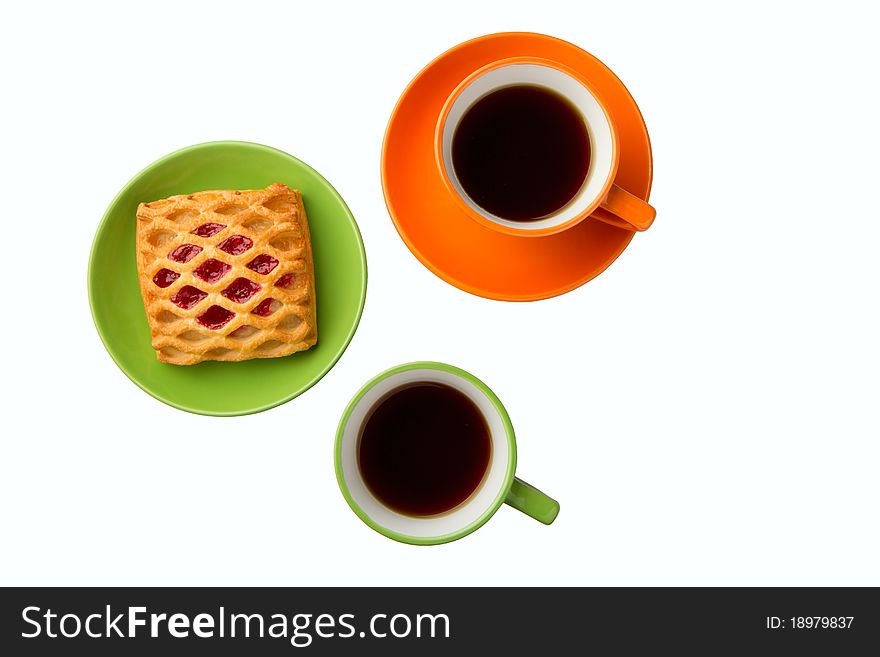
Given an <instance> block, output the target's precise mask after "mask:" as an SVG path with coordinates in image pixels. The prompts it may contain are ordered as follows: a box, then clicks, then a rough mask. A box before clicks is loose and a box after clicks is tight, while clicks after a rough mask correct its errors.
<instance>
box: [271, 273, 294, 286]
mask: <svg viewBox="0 0 880 657" xmlns="http://www.w3.org/2000/svg"><path fill="white" fill-rule="evenodd" d="M295 282H296V274H284V276H282V277H281V278H279V279H278V280H277V281H275V287H291V286H292V285H293V284H294V283H295Z"/></svg>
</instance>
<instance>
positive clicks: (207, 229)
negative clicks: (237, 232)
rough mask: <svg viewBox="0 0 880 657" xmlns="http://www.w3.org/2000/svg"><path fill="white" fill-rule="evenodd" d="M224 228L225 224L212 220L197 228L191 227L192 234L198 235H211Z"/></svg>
mask: <svg viewBox="0 0 880 657" xmlns="http://www.w3.org/2000/svg"><path fill="white" fill-rule="evenodd" d="M224 228H226V224H215V223H214V222H213V221H210V222H208V223H206V224H202V225H201V226H199V227H198V228H193V230H192V234H193V235H198V236H199V237H213V236H214V235H216V234H217V233H219V232H220V231H221V230H223V229H224Z"/></svg>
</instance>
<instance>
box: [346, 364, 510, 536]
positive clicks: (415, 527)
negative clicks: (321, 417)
mask: <svg viewBox="0 0 880 657" xmlns="http://www.w3.org/2000/svg"><path fill="white" fill-rule="evenodd" d="M422 381H430V382H435V383H443V384H446V385H448V386H452V387H453V388H456V389H457V390H460V391H461V392H463V393H464V394H466V395H467V396H468V397H470V399H471V400H472V401H473V402H474V403H475V404H476V405H477V408H478V409H479V410H480V412H481V413H482V414H483V417H484V418H485V419H486V423H487V424H488V425H489V432H490V435H491V440H492V454H491V456H490V460H489V467H488V470H487V472H486V475H485V476H484V477H483V482H482V484H481V485H480V487H479V488H478V489H477V490H476V491H475V492H474V493H473V494H472V495H471V496H470V498H468V499H467V500H466V501H465V502H463V503H462V504H460V505H459V506H457V507H456V508H454V509H452V510H451V511H448V512H446V513H444V514H441V515H436V516H427V517H413V516H407V515H402V514H400V513H397V512H396V511H394V510H392V509H389V508H388V507H387V506H385V505H384V504H382V502H380V501H379V500H378V499H376V498H375V497H374V496H373V494H372V493H371V492H370V490H369V489H368V488H367V486H366V484H365V483H364V480H363V478H362V476H361V472H360V468H359V467H358V439H359V437H360V429H361V426H362V425H363V423H364V421H365V420H366V419H367V417H368V416H369V412H370V411H371V410H372V408H373V406H374V405H375V404H376V402H378V401H379V400H380V399H381V398H382V397H384V396H385V395H386V394H387V393H389V392H391V391H392V390H394V389H395V388H399V387H400V386H403V385H406V384H409V383H416V382H422ZM340 451H341V459H340V460H341V466H342V475H343V478H344V479H345V484H346V486H347V487H348V491H349V494H350V495H351V498H352V499H353V500H354V501H355V503H356V504H357V505H358V506H359V507H360V508H361V510H363V512H364V513H366V514H367V516H369V517H370V519H372V521H373V522H374V523H376V524H378V525H380V526H382V527H385V528H386V529H389V530H391V531H393V532H397V533H399V534H404V535H407V536H412V537H417V538H433V537H439V536H445V535H447V534H451V533H454V532H457V531H459V530H461V529H464V528H465V527H467V526H469V525H470V524H471V523H473V522H475V521H476V520H478V519H479V518H481V517H482V516H483V514H485V513H486V512H487V511H488V510H489V509H491V507H492V505H493V504H495V502H496V500H497V498H498V495H499V494H500V493H501V491H502V489H503V488H504V487H505V486H506V485H507V483H508V482H507V470H508V463H509V461H510V459H511V457H512V454H511V450H510V446H509V445H508V441H507V433H506V430H505V425H504V422H503V420H502V418H501V414H500V413H499V411H498V409H497V408H496V407H495V404H494V403H493V402H492V400H491V399H489V398H488V397H487V396H486V395H485V394H484V393H483V391H482V390H480V389H479V388H478V387H477V386H475V385H474V384H473V383H471V382H470V381H468V380H467V379H463V378H461V377H459V376H456V375H455V374H453V373H451V372H446V371H441V370H434V369H417V370H407V371H403V372H398V373H396V374H393V375H391V376H389V377H387V378H385V379H382V380H381V381H379V382H378V383H377V384H376V385H375V386H373V387H372V388H371V389H370V390H368V391H367V393H366V394H365V395H364V396H363V397H361V399H360V401H358V403H357V404H356V406H355V407H354V409H353V410H352V412H351V414H350V415H349V417H348V422H347V423H346V425H345V427H344V429H343V434H342V445H341V450H340Z"/></svg>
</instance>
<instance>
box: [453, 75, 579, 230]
mask: <svg viewBox="0 0 880 657" xmlns="http://www.w3.org/2000/svg"><path fill="white" fill-rule="evenodd" d="M590 153H591V147H590V136H589V132H588V131H587V126H586V123H585V122H584V119H583V116H582V115H581V113H580V112H579V111H578V110H577V108H575V106H574V105H573V104H572V103H571V102H570V101H569V100H567V99H566V98H564V97H563V96H562V95H560V94H558V93H556V92H555V91H552V90H550V89H548V88H546V87H541V86H537V85H530V84H518V85H513V86H508V87H503V88H501V89H496V90H495V91H492V92H490V93H488V94H486V95H485V96H483V97H482V98H480V99H479V100H478V101H476V102H475V103H474V104H473V105H472V106H471V107H470V108H468V110H467V111H466V112H465V114H464V115H463V116H462V118H461V121H460V122H459V124H458V126H457V127H456V130H455V133H454V135H453V138H452V166H453V168H454V169H455V174H456V176H457V178H458V180H459V182H460V183H461V186H462V188H463V189H464V191H465V192H466V193H467V195H468V196H470V198H471V200H473V202H474V203H476V204H477V205H479V206H480V207H481V208H483V209H484V210H486V211H487V212H489V213H491V214H493V215H495V216H496V217H500V218H501V219H507V220H509V221H535V220H539V219H543V218H546V217H548V216H550V215H552V214H554V213H555V212H557V211H559V210H560V209H561V208H563V207H565V206H566V205H567V204H568V203H569V201H571V200H572V199H573V198H574V197H575V196H576V195H577V193H578V192H579V191H580V189H581V186H582V185H583V183H584V180H585V179H586V177H587V172H588V171H589V169H590Z"/></svg>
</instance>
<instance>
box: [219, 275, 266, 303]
mask: <svg viewBox="0 0 880 657" xmlns="http://www.w3.org/2000/svg"><path fill="white" fill-rule="evenodd" d="M262 287H263V286H262V285H260V284H259V283H254V282H253V281H249V280H248V279H246V278H236V279H235V280H234V281H232V283H230V284H229V287H227V288H226V289H225V290H223V291H222V292H221V293H220V294H222V295H223V296H224V297H226V298H227V299H229V300H231V301H235V302H236V303H244V302H245V301H247V300H248V299H250V298H251V297H252V296H254V295H255V294H256V293H257V292H259V291H260V289H262Z"/></svg>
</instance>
